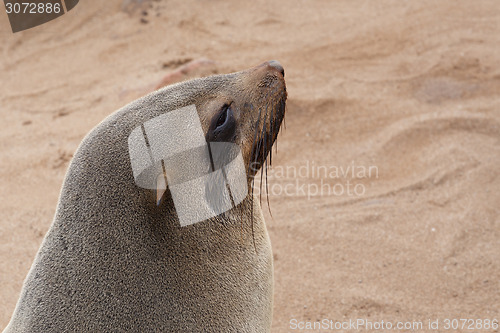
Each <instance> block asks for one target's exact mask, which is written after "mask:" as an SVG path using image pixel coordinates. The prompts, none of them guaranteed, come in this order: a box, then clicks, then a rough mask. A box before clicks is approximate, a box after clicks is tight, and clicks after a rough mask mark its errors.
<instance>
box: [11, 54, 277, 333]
mask: <svg viewBox="0 0 500 333" xmlns="http://www.w3.org/2000/svg"><path fill="white" fill-rule="evenodd" d="M280 68H281V67H280V65H278V64H277V63H276V62H267V63H264V64H262V65H259V66H257V67H254V68H252V69H249V70H247V71H243V72H238V73H232V74H227V75H216V76H211V77H207V78H202V79H197V80H192V81H187V82H182V83H179V84H176V85H173V86H168V87H165V88H163V89H161V90H158V91H156V92H153V93H151V94H149V95H147V96H145V97H143V98H141V99H139V100H137V101H135V102H132V103H131V104H129V105H127V106H125V107H124V108H122V109H120V110H118V111H117V112H115V113H113V114H112V115H110V116H109V117H108V118H107V119H105V120H104V121H103V122H102V123H100V124H99V125H98V126H97V127H96V128H95V129H93V130H92V131H91V132H90V133H89V134H88V135H87V136H86V138H85V139H84V140H83V141H82V143H81V144H80V147H79V148H78V150H77V152H76V153H75V155H74V158H73V160H72V162H71V164H70V166H69V169H68V172H67V175H66V178H65V181H64V184H63V187H62V190H61V194H60V198H59V203H58V206H57V210H56V213H55V217H54V220H53V223H52V225H51V227H50V229H49V231H48V233H47V235H46V236H45V239H44V241H43V243H42V245H41V248H40V250H39V252H38V254H37V255H36V258H35V260H34V263H33V265H32V267H31V270H30V271H29V273H28V276H27V278H26V280H25V282H24V285H23V289H22V291H21V295H20V298H19V301H18V303H17V306H16V309H15V311H14V314H13V316H12V319H11V321H10V323H9V325H8V326H7V328H6V329H5V331H4V332H6V333H11V332H268V331H270V327H271V320H272V305H273V302H272V299H273V262H272V253H271V246H270V241H269V237H268V234H267V231H266V227H265V223H264V220H263V216H262V212H261V208H260V204H259V201H258V200H253V197H252V195H248V196H247V197H246V198H245V199H244V200H243V201H242V202H241V203H240V204H239V205H237V206H236V207H234V208H233V209H231V210H229V211H227V212H225V213H223V214H220V215H218V216H216V217H214V218H210V219H208V220H205V221H202V222H199V223H196V224H193V225H188V226H185V227H181V226H180V224H179V221H178V217H177V215H176V210H175V207H174V204H173V200H172V196H171V194H170V192H169V191H168V190H167V191H166V192H165V194H164V195H163V198H162V200H161V201H160V203H159V204H158V203H157V200H156V195H157V194H156V192H155V191H152V190H150V189H144V188H141V187H139V186H137V185H136V184H135V182H134V177H133V174H132V170H131V166H130V156H129V152H128V145H127V137H128V135H129V134H130V133H131V131H132V130H133V129H134V128H136V127H137V126H141V124H143V123H144V122H145V121H147V120H149V119H152V118H154V117H157V116H159V115H161V114H163V113H165V112H169V111H171V110H173V109H178V108H181V107H184V106H186V105H190V104H195V105H196V108H197V110H198V113H199V116H200V120H201V125H202V126H203V130H204V131H205V132H206V133H207V137H209V136H210V137H211V139H214V140H217V136H221V137H222V139H224V140H231V141H232V142H234V143H237V144H238V145H239V146H240V147H241V151H242V154H243V158H244V160H245V163H248V165H250V164H251V163H252V161H254V162H255V161H257V165H258V167H260V165H262V162H263V161H264V160H265V158H266V157H267V153H268V150H269V149H268V148H270V146H271V145H272V142H274V140H275V138H276V134H277V131H278V130H279V124H281V120H282V119H283V116H284V101H285V99H286V89H285V84H284V79H283V73H282V68H281V69H280ZM227 105H230V107H231V112H232V116H233V117H234V126H233V127H235V128H234V129H233V130H232V132H231V133H232V134H231V135H229V136H227V135H226V136H224V135H225V134H224V133H222V134H221V133H219V132H217V131H216V129H219V127H220V126H219V127H216V129H214V128H213V127H214V126H213V123H214V122H215V123H216V124H217V123H218V122H217V121H215V120H214V117H218V118H220V117H221V115H220V114H219V113H220V110H221V109H222V108H223V107H224V106H227ZM266 110H267V111H266ZM272 112H274V113H272ZM259 113H260V114H261V116H260V118H259ZM264 113H266V114H268V116H266V118H263V116H262V115H263V114H264ZM211 128H212V129H211ZM210 131H212V132H210ZM214 131H215V132H214ZM273 131H274V132H273ZM233 132H234V133H233ZM214 133H215V134H214ZM255 138H257V140H255ZM266 140H267V143H266ZM263 141H264V142H263ZM266 149H267V150H266ZM247 171H248V186H249V188H250V186H251V178H252V176H253V174H254V172H251V170H250V169H248V170H247Z"/></svg>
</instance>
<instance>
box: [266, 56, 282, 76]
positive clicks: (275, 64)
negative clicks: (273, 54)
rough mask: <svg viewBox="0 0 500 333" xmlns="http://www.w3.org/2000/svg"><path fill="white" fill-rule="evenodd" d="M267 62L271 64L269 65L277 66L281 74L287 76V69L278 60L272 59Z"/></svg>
mask: <svg viewBox="0 0 500 333" xmlns="http://www.w3.org/2000/svg"><path fill="white" fill-rule="evenodd" d="M267 63H268V64H269V66H271V67H274V68H276V69H277V70H278V71H279V72H280V73H281V75H283V77H285V70H284V69H283V66H281V64H280V62H279V61H278V60H270V61H268V62H267Z"/></svg>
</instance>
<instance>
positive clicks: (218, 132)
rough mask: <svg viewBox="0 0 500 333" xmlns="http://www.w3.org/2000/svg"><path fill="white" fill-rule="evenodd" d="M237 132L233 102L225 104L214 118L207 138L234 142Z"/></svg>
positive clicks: (208, 139)
mask: <svg viewBox="0 0 500 333" xmlns="http://www.w3.org/2000/svg"><path fill="white" fill-rule="evenodd" d="M235 134H236V120H235V119H234V114H233V110H232V108H231V104H224V106H222V108H221V109H220V111H219V113H218V114H217V115H216V116H215V117H214V118H213V120H212V124H211V126H210V128H209V130H208V133H207V136H206V140H207V141H208V142H210V141H212V142H213V141H219V142H233V140H234V139H235Z"/></svg>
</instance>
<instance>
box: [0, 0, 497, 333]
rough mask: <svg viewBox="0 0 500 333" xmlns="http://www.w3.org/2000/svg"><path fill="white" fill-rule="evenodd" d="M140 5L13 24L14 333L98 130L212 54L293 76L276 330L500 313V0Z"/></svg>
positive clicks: (0, 213) (5, 214)
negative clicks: (33, 272)
mask: <svg viewBox="0 0 500 333" xmlns="http://www.w3.org/2000/svg"><path fill="white" fill-rule="evenodd" d="M132 7H133V6H129V7H127V8H126V9H127V11H124V10H123V7H122V1H119V0H113V1H110V0H106V1H81V2H80V4H79V5H78V6H77V7H76V8H75V9H73V10H72V11H70V12H69V13H68V14H66V15H64V16H62V17H60V18H58V19H57V20H54V21H52V22H49V23H47V24H45V25H43V26H40V27H38V28H34V29H31V30H28V31H25V32H20V33H16V34H12V33H11V31H10V27H9V26H8V21H7V18H6V15H5V14H0V38H1V40H2V43H0V54H1V59H2V60H1V62H0V73H1V75H0V84H1V86H2V92H1V93H0V116H1V118H2V121H1V124H2V131H1V132H0V146H1V150H0V180H1V183H2V186H1V187H0V198H1V200H0V329H1V328H3V327H4V326H5V325H6V324H7V322H8V320H9V318H10V315H11V313H12V311H13V309H14V306H15V303H16V300H17V298H18V295H19V292H20V289H21V286H22V282H23V279H24V277H25V276H26V274H27V272H28V269H29V267H30V265H31V262H32V260H33V258H34V255H35V253H36V251H37V249H38V247H39V246H40V243H41V241H42V239H43V236H44V234H45V232H46V231H47V229H48V228H49V226H50V223H51V220H52V218H53V215H54V211H55V208H56V204H57V200H58V195H59V190H60V187H61V184H62V181H63V177H64V174H65V171H66V168H67V166H68V161H69V160H70V159H71V156H72V154H73V153H74V151H75V150H76V148H77V146H78V144H79V142H80V141H81V139H82V138H83V136H84V135H85V134H86V133H87V132H88V131H89V130H90V129H91V128H92V127H94V126H95V125H96V124H98V123H99V122H100V121H101V120H102V119H103V118H104V117H106V116H107V115H108V114H110V113H111V112H113V111H114V110H116V109H118V108H120V107H121V106H123V105H125V104H126V103H128V102H130V101H131V100H133V99H134V98H136V97H138V96H140V95H141V94H142V93H143V92H144V91H147V89H149V88H150V87H152V86H153V87H154V85H155V84H156V83H158V82H159V81H160V80H161V79H162V77H164V76H165V75H166V74H168V73H170V72H171V71H172V70H175V68H177V67H178V66H179V65H181V64H183V63H185V62H186V61H188V60H190V59H198V58H201V57H205V58H208V59H212V60H214V61H215V62H216V64H215V65H214V66H212V67H211V68H210V70H209V72H217V73H226V72H231V71H237V70H242V69H246V68H248V67H250V66H253V65H257V64H259V63H261V62H263V61H265V60H270V59H278V60H280V61H281V63H282V64H283V65H284V67H285V71H286V77H285V79H286V82H287V89H288V94H289V100H288V109H287V117H286V130H285V131H284V132H283V133H282V134H281V135H280V137H279V140H278V154H277V155H276V156H274V158H273V165H274V169H273V170H272V172H271V173H270V176H269V182H270V185H271V187H270V192H271V193H270V198H269V199H270V203H271V210H272V218H271V217H269V213H267V208H266V207H264V209H265V210H266V215H267V224H268V229H269V232H270V236H271V240H272V244H273V249H274V256H275V305H274V321H273V331H274V332H288V331H293V330H292V328H293V327H291V324H290V322H291V321H292V322H293V320H294V319H295V320H297V321H299V322H305V321H317V320H322V319H324V318H326V319H331V320H334V321H346V320H349V319H351V320H356V319H360V318H368V319H369V320H371V321H374V322H380V321H381V320H384V321H386V322H387V321H391V322H397V321H402V322H405V321H417V322H418V321H422V322H423V328H422V329H420V330H415V331H421V332H424V331H425V332H429V331H431V329H429V328H428V327H427V326H426V325H427V322H428V320H429V319H432V320H436V319H439V320H441V321H440V326H439V328H440V331H454V330H444V320H445V319H446V318H449V319H454V318H457V319H459V318H466V319H483V320H484V319H495V318H496V319H500V310H499V309H500V291H499V290H500V260H499V258H500V192H499V190H500V177H499V176H500V170H499V167H498V166H499V165H500V5H499V3H498V1H496V0H491V1H487V0H482V1H475V2H470V1H451V0H450V1H368V0H367V1H329V0H324V1H319V0H318V1H312V0H311V1H306V0H280V1H263V0H259V1H234V2H229V1H222V0H214V1H195V0H189V1H180V0H178V1H175V0H172V1H154V2H146V5H145V6H144V7H142V8H137V9H135V10H134V8H132ZM2 8H3V7H2ZM143 11H145V12H143ZM206 74H210V73H204V72H203V70H201V72H197V71H195V72H194V74H193V75H195V76H196V75H206ZM285 190H286V193H285ZM310 331H319V330H310ZM324 331H326V330H324ZM332 331H335V330H332ZM337 331H346V332H348V331H349V332H353V331H356V330H352V329H345V330H337ZM410 331H411V330H410ZM458 331H463V332H466V331H470V330H465V329H458ZM483 331H496V332H498V330H494V329H488V330H483Z"/></svg>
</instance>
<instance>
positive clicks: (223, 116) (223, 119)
mask: <svg viewBox="0 0 500 333" xmlns="http://www.w3.org/2000/svg"><path fill="white" fill-rule="evenodd" d="M229 111H231V110H230V108H229V105H224V106H223V108H222V112H221V113H220V115H219V118H217V123H216V124H215V130H216V131H217V130H220V129H221V128H222V127H223V126H224V125H225V124H226V123H227V122H228V121H229Z"/></svg>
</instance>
